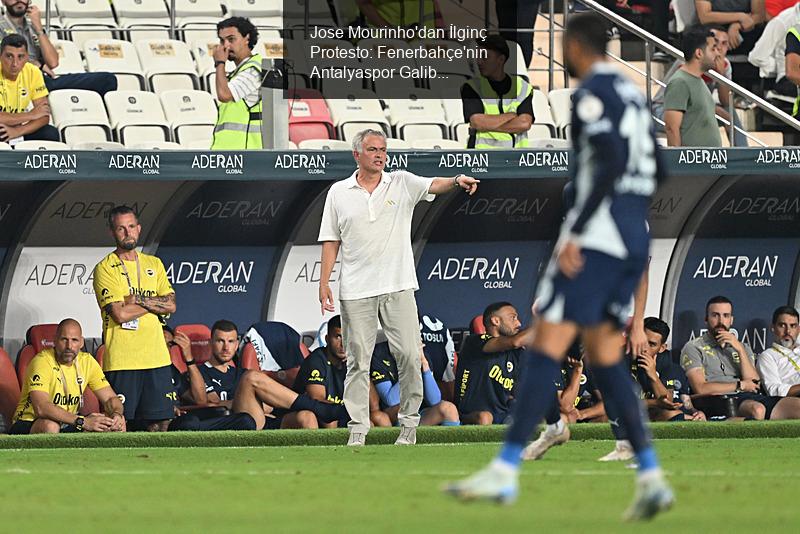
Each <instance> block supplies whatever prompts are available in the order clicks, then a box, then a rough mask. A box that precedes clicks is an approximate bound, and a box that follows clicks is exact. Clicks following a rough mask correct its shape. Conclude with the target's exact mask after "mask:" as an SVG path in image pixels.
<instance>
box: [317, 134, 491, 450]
mask: <svg viewBox="0 0 800 534" xmlns="http://www.w3.org/2000/svg"><path fill="white" fill-rule="evenodd" d="M353 157H354V158H355V160H356V163H357V164H358V169H357V170H356V171H355V172H354V173H353V174H352V175H351V176H350V177H349V178H346V179H344V180H341V181H339V182H336V183H335V184H333V185H332V186H331V188H330V190H329V191H328V197H327V198H326V199H325V210H324V211H323V214H322V223H321V225H320V231H319V241H321V242H322V272H321V273H320V285H319V300H320V304H321V305H322V312H323V313H325V312H326V311H329V312H333V311H334V304H333V292H332V291H331V288H330V286H329V285H328V280H329V279H330V275H331V271H332V270H333V265H334V262H335V261H336V257H337V255H338V254H339V249H340V248H341V250H342V258H341V276H340V279H339V283H340V287H339V299H340V300H341V301H342V310H341V315H342V334H343V337H344V344H345V350H346V352H347V378H346V379H345V383H344V405H345V408H347V413H348V414H349V415H350V423H349V425H348V426H349V428H350V439H349V440H348V443H347V444H348V445H353V446H359V445H363V444H364V440H365V437H366V435H367V432H368V431H369V427H370V423H369V371H370V361H371V357H372V351H373V349H374V348H375V337H376V334H377V331H378V326H379V322H380V325H381V326H382V327H383V331H384V333H385V334H386V338H387V340H388V341H389V346H390V347H391V351H392V354H394V355H395V358H396V360H397V369H398V375H399V376H398V378H399V382H400V411H399V413H398V422H399V423H400V426H401V432H400V437H398V438H397V441H396V442H395V443H396V444H398V445H412V444H414V443H416V439H417V438H416V429H417V425H418V424H419V406H420V403H421V402H422V375H421V374H420V372H419V348H420V344H421V340H420V334H419V321H418V319H417V304H416V301H415V300H414V291H416V290H417V289H418V288H419V286H418V284H417V275H416V270H415V268H414V253H413V251H412V250H411V217H412V215H413V213H414V206H416V204H417V203H418V202H420V201H422V200H427V201H429V202H430V201H432V200H433V196H434V195H438V194H442V193H448V192H450V191H454V190H456V189H459V188H460V189H463V190H464V191H466V192H467V193H469V194H470V195H471V194H473V193H474V192H475V191H476V190H477V189H478V180H476V179H474V178H471V177H469V176H464V175H458V176H456V177H453V178H423V177H420V176H416V175H414V174H411V173H410V172H406V171H395V172H384V171H383V168H384V166H385V165H386V136H385V135H384V134H383V132H379V131H376V130H364V131H362V132H359V133H358V134H357V135H356V136H355V139H353Z"/></svg>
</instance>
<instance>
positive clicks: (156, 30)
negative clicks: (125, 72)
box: [114, 0, 169, 43]
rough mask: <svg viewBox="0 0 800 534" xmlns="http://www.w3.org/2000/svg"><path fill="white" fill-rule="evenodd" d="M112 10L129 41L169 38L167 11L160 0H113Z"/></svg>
mask: <svg viewBox="0 0 800 534" xmlns="http://www.w3.org/2000/svg"><path fill="white" fill-rule="evenodd" d="M114 11H116V13H117V22H118V24H119V27H120V28H124V29H126V30H129V31H126V32H125V34H127V35H128V36H129V39H130V41H132V42H134V43H136V42H138V41H142V40H148V39H169V31H168V29H169V12H168V11H167V6H166V5H165V4H164V2H163V1H162V0H115V1H114Z"/></svg>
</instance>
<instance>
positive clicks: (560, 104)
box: [547, 89, 575, 138]
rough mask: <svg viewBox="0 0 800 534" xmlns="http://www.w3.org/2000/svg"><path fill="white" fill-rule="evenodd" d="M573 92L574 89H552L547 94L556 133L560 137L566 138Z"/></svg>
mask: <svg viewBox="0 0 800 534" xmlns="http://www.w3.org/2000/svg"><path fill="white" fill-rule="evenodd" d="M574 92H575V89H553V90H552V91H550V92H549V93H547V100H548V101H549V102H550V111H551V112H552V114H553V121H554V124H555V127H556V132H557V133H558V134H559V136H560V137H564V138H568V137H567V127H568V126H569V124H570V121H571V120H572V93H574Z"/></svg>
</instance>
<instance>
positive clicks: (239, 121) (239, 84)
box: [211, 17, 263, 150]
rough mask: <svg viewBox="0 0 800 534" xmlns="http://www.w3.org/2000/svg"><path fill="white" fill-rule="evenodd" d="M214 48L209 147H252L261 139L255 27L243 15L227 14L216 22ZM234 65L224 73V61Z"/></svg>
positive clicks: (259, 84)
mask: <svg viewBox="0 0 800 534" xmlns="http://www.w3.org/2000/svg"><path fill="white" fill-rule="evenodd" d="M217 35H219V43H220V44H218V45H217V47H216V48H215V49H214V67H215V69H216V74H215V84H216V89H217V100H218V101H219V104H218V107H217V124H216V125H215V126H214V141H213V144H212V145H211V149H212V150H253V149H260V148H262V146H263V145H262V141H261V125H262V120H261V79H262V68H261V61H262V60H261V56H260V55H259V54H254V53H253V49H254V48H255V46H256V43H257V42H258V30H257V29H256V27H255V26H254V25H253V24H252V23H251V22H250V21H249V20H248V19H246V18H243V17H231V18H229V19H225V20H223V21H221V22H220V23H218V24H217ZM228 60H230V61H233V62H234V63H235V64H236V68H235V69H234V70H233V72H231V73H230V74H227V73H226V72H225V62H226V61H228Z"/></svg>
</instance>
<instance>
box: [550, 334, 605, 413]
mask: <svg viewBox="0 0 800 534" xmlns="http://www.w3.org/2000/svg"><path fill="white" fill-rule="evenodd" d="M576 345H577V346H578V347H579V348H580V344H576ZM556 389H557V391H558V393H557V394H558V399H559V405H560V406H559V407H560V409H561V413H562V414H564V416H565V417H566V419H567V421H568V422H570V423H577V422H581V423H588V422H591V423H598V422H603V421H608V418H607V417H606V410H605V407H604V406H603V396H602V395H601V394H600V391H599V390H598V389H597V387H596V386H595V384H594V379H593V378H592V373H591V371H590V370H589V369H587V368H586V367H584V365H583V354H581V353H578V354H567V358H566V360H565V361H564V363H563V364H562V365H561V380H560V381H559V382H557V383H556Z"/></svg>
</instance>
